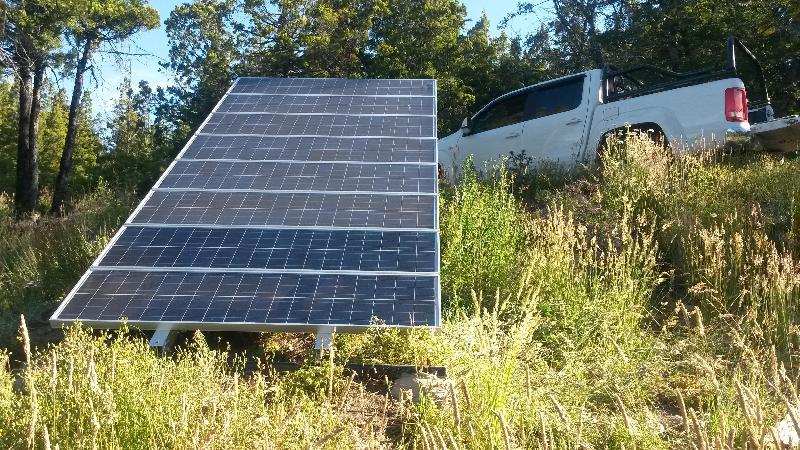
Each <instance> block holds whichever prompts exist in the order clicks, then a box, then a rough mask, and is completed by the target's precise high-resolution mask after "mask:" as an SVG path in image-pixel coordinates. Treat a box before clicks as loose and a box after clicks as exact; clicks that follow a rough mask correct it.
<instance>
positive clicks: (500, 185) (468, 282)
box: [439, 160, 529, 313]
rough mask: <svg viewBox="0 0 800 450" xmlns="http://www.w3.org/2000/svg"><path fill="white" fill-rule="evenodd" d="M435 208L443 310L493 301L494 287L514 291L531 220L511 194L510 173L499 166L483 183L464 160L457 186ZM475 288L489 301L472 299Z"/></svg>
mask: <svg viewBox="0 0 800 450" xmlns="http://www.w3.org/2000/svg"><path fill="white" fill-rule="evenodd" d="M439 208H440V215H441V217H442V221H441V223H440V227H439V230H440V238H441V240H442V244H441V245H442V256H441V264H442V274H443V275H442V288H443V290H444V292H445V293H446V295H447V297H446V298H445V304H444V306H445V309H446V311H448V312H450V313H455V312H457V311H459V310H467V311H473V312H478V311H480V310H481V309H482V308H484V307H485V306H490V305H491V302H492V300H493V299H494V293H495V291H496V290H497V289H500V288H501V287H502V288H506V289H509V291H513V289H514V286H516V280H517V279H518V278H519V275H520V271H521V267H522V258H524V255H523V248H524V246H525V245H526V244H527V240H528V239H527V234H528V226H529V224H528V223H527V220H526V216H525V214H524V212H523V209H522V206H521V205H520V203H519V202H517V200H516V199H515V198H514V195H513V194H512V193H511V189H510V180H509V176H508V173H507V172H506V171H505V170H500V171H499V172H498V174H497V176H496V177H494V178H492V179H491V180H489V181H487V182H484V181H483V180H481V179H479V178H478V174H477V172H476V171H475V169H474V167H473V166H472V162H471V160H469V161H467V163H466V164H465V169H464V171H463V174H462V178H461V180H460V183H459V185H458V186H457V187H456V189H455V190H454V192H453V193H452V195H450V196H442V197H441V198H440V205H439ZM473 290H476V291H483V292H484V293H485V294H486V295H487V298H486V301H487V302H488V304H487V305H484V304H483V300H484V299H475V301H473V299H472V294H471V292H472V291H473ZM478 300H480V301H478ZM476 303H478V304H476Z"/></svg>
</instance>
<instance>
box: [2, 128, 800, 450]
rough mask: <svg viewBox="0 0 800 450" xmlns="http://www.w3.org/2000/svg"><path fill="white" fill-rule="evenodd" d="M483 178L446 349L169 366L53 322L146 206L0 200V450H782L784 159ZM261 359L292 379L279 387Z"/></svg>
mask: <svg viewBox="0 0 800 450" xmlns="http://www.w3.org/2000/svg"><path fill="white" fill-rule="evenodd" d="M491 172H493V176H491V177H488V178H479V177H478V176H477V175H476V174H475V172H474V171H472V172H470V171H468V172H467V173H465V174H463V176H462V177H461V179H460V181H459V183H458V184H457V185H456V186H454V187H453V186H442V194H441V202H440V208H441V234H442V289H443V295H444V318H445V320H444V325H443V327H442V328H441V329H440V330H436V331H423V330H417V331H410V332H398V331H381V330H378V329H375V330H373V331H371V332H369V333H366V334H362V335H338V336H336V345H335V349H336V350H335V352H334V353H325V354H324V355H323V356H322V357H321V358H315V357H314V356H313V351H312V348H311V347H312V343H313V341H312V340H310V339H309V338H308V337H307V336H303V335H287V334H269V335H268V334H265V335H260V336H258V335H244V336H242V335H232V334H223V335H220V334H206V336H205V337H204V336H203V335H200V334H197V335H195V336H188V337H187V338H186V340H185V342H184V343H183V344H182V345H181V346H180V348H179V349H178V350H177V351H176V352H175V353H174V355H172V356H169V357H159V356H157V355H156V354H155V353H154V352H153V351H152V350H150V349H149V348H148V347H147V341H146V338H145V337H144V336H143V335H142V334H140V333H138V332H136V330H124V331H121V332H116V331H114V332H96V331H95V332H93V331H90V330H86V329H82V328H80V327H75V328H73V329H70V330H67V331H66V333H65V336H64V337H63V339H62V337H61V335H60V332H57V331H52V330H50V329H49V328H48V326H47V324H46V319H47V317H48V314H49V312H50V311H52V309H53V308H54V307H55V305H56V304H57V303H58V302H59V301H60V299H61V298H62V296H63V295H64V293H65V292H66V291H67V290H68V289H69V288H70V287H71V286H72V284H73V283H74V282H75V281H76V280H77V278H78V277H79V276H80V274H81V273H82V272H83V271H84V269H85V267H86V266H88V265H89V264H90V263H91V261H92V259H93V258H94V257H95V255H96V253H97V252H99V250H100V249H101V248H102V247H103V245H104V244H105V242H107V240H108V239H109V236H110V235H112V234H113V231H114V230H115V228H116V227H117V226H118V225H119V224H120V223H121V221H122V220H124V217H125V216H126V215H127V213H128V211H129V210H130V209H131V208H132V206H133V205H134V204H135V199H134V198H133V197H132V196H130V195H127V194H122V193H120V192H116V191H114V190H113V189H111V188H109V187H107V186H104V185H102V184H101V185H100V187H98V188H97V189H95V190H94V192H93V193H91V194H89V195H86V196H85V197H83V198H82V199H81V200H80V201H78V202H76V206H75V210H74V212H73V213H72V214H71V215H69V216H67V217H66V218H52V217H46V218H40V219H38V220H37V221H27V222H14V221H13V220H12V218H11V212H10V209H11V206H10V204H9V200H8V198H6V197H3V198H2V200H0V215H2V219H0V220H1V221H0V230H1V231H0V234H2V236H4V239H3V240H2V242H0V267H2V270H1V271H0V299H2V303H1V304H0V305H1V306H0V308H1V309H0V310H1V311H2V313H0V317H2V323H1V324H0V339H2V340H1V341H0V347H4V348H7V349H9V350H10V351H11V354H10V355H6V354H4V355H2V356H0V358H2V359H5V361H3V362H2V365H3V367H4V369H3V372H2V373H0V445H2V446H3V447H6V448H24V447H25V446H26V445H27V446H35V447H37V448H55V446H56V445H58V446H59V448H89V447H93V448H117V447H124V448H198V447H203V448H275V447H280V448H365V447H366V448H395V447H401V448H425V449H431V448H492V447H493V448H547V449H555V448H692V447H695V448H744V447H745V446H746V445H747V446H749V448H775V444H774V439H781V436H783V439H789V435H791V434H793V430H792V428H793V426H792V418H791V417H788V416H787V413H788V412H789V410H788V409H787V408H788V405H793V408H794V407H798V406H800V401H798V398H797V393H796V387H797V384H796V380H797V378H798V374H800V372H798V367H797V365H796V364H797V363H796V361H797V358H798V356H800V350H799V348H798V344H800V341H798V335H797V321H798V318H800V303H798V300H800V161H799V160H798V159H797V158H796V157H778V156H772V155H757V154H750V153H741V154H734V155H732V154H729V153H724V152H721V151H714V152H709V153H706V154H702V155H692V156H687V157H685V158H680V159H678V158H674V157H672V156H670V155H668V154H666V153H665V152H664V151H663V150H661V149H660V148H658V147H656V146H654V145H652V144H650V143H649V142H648V141H646V140H639V139H638V138H635V137H632V138H630V139H629V140H628V141H627V142H624V143H619V144H618V145H616V146H614V147H613V148H612V149H611V151H610V152H609V153H608V154H607V156H606V157H604V160H603V162H602V170H599V169H598V168H589V169H583V170H575V171H571V172H565V171H564V170H562V169H558V168H539V169H535V170H528V169H526V167H524V165H520V164H515V165H513V167H512V168H511V170H509V171H505V170H503V171H497V170H495V171H491ZM20 314H25V320H26V324H27V328H26V329H23V330H22V331H21V332H20V333H19V339H20V340H19V341H17V340H15V337H16V336H17V335H18V334H17V331H16V330H17V327H18V326H19V324H20V322H19V315H20ZM48 341H52V342H51V343H49V344H48ZM226 341H229V342H231V344H230V345H231V346H232V347H229V345H228V344H226V343H225V342H226ZM273 360H274V361H279V360H280V361H285V360H293V361H302V362H304V368H303V369H301V370H299V371H296V372H289V373H280V374H278V373H275V372H274V371H272V370H270V369H269V367H270V364H269V362H270V361H273ZM256 361H260V362H258V363H257V362H256ZM359 361H360V362H384V363H391V364H416V365H443V366H446V367H447V369H448V374H449V379H448V380H438V381H437V380H428V381H426V384H427V385H429V386H430V389H428V390H426V391H425V392H426V393H427V394H426V395H423V396H422V398H421V399H420V400H419V401H418V402H416V403H414V402H413V401H411V400H410V399H408V398H403V399H400V400H398V399H395V398H394V397H392V396H390V395H388V393H387V392H388V390H389V389H387V386H386V385H385V383H384V382H383V381H382V380H362V379H358V378H353V377H351V376H350V374H349V372H347V371H346V370H345V369H344V367H343V365H344V364H345V363H348V362H359ZM792 412H793V413H794V418H798V415H800V414H798V413H800V411H797V410H794V409H792ZM784 419H786V420H784ZM782 420H783V427H782V428H781V429H779V430H773V428H772V427H774V426H776V425H778V424H779V423H780V422H781V421H782ZM785 442H787V443H788V442H789V441H788V440H787V441H785ZM792 442H797V440H796V437H795V440H794V441H792Z"/></svg>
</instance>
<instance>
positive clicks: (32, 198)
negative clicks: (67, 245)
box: [14, 61, 39, 218]
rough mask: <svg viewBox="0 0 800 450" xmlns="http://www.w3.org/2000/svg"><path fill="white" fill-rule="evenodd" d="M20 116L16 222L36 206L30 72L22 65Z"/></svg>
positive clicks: (20, 71)
mask: <svg viewBox="0 0 800 450" xmlns="http://www.w3.org/2000/svg"><path fill="white" fill-rule="evenodd" d="M18 74H19V115H18V118H19V120H18V124H17V126H18V129H17V182H16V193H15V195H14V211H15V214H16V216H17V218H23V217H25V216H27V215H29V214H30V213H32V212H33V211H34V210H35V209H36V206H37V203H38V194H39V192H38V191H39V180H38V171H37V161H36V159H37V158H36V154H35V153H31V150H33V151H34V152H35V151H36V147H35V146H34V147H31V135H30V133H31V105H32V101H33V78H34V75H33V70H32V68H31V66H30V65H29V64H28V63H27V61H25V62H21V63H19V66H18Z"/></svg>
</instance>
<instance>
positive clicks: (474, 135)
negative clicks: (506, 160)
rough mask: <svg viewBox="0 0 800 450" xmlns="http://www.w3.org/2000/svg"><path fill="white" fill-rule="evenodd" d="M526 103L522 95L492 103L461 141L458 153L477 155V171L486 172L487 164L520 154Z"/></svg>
mask: <svg viewBox="0 0 800 450" xmlns="http://www.w3.org/2000/svg"><path fill="white" fill-rule="evenodd" d="M526 99H527V93H526V92H522V93H519V94H512V95H508V96H505V97H501V98H499V99H498V100H496V101H495V102H493V103H490V104H489V106H487V107H486V108H485V109H484V110H483V111H481V112H479V113H478V115H476V116H475V117H474V118H473V119H472V121H471V123H470V127H469V132H468V133H467V134H465V135H464V136H463V137H462V138H461V139H460V140H459V143H458V147H459V149H458V151H459V153H461V155H463V157H466V156H467V155H469V154H472V155H474V156H475V158H474V163H475V168H476V169H478V170H483V169H484V166H485V164H486V163H488V162H490V161H493V162H496V161H499V159H500V158H502V157H507V156H509V152H512V151H513V152H514V153H517V152H519V150H520V140H521V139H522V122H523V121H524V120H525V104H526Z"/></svg>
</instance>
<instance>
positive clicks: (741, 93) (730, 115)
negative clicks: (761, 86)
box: [725, 88, 749, 122]
mask: <svg viewBox="0 0 800 450" xmlns="http://www.w3.org/2000/svg"><path fill="white" fill-rule="evenodd" d="M725 120H727V121H728V122H747V121H748V120H749V117H748V114H747V92H746V91H745V90H744V89H743V88H729V89H725Z"/></svg>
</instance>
